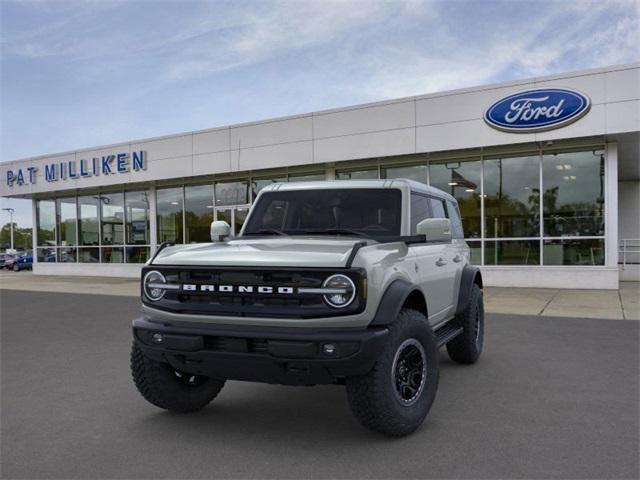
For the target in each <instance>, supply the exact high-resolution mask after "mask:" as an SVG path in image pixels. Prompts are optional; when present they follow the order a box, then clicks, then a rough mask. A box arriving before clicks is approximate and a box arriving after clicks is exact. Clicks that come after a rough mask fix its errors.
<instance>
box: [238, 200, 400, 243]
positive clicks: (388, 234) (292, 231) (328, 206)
mask: <svg viewBox="0 0 640 480" xmlns="http://www.w3.org/2000/svg"><path fill="white" fill-rule="evenodd" d="M402 194H403V192H402V190H401V189H399V188H383V187H370V188H349V187H339V188H331V189H323V190H318V189H301V190H278V191H272V192H263V193H261V194H260V196H259V197H258V199H257V200H256V203H255V204H254V205H253V208H252V209H251V213H250V215H249V217H248V218H247V221H246V223H245V225H244V228H243V230H242V232H241V236H242V237H249V238H250V237H256V236H282V235H287V236H342V235H344V236H352V237H358V238H370V239H374V240H380V241H383V240H385V239H389V238H396V237H399V236H400V235H401V231H402V201H403V200H402ZM296 197H297V198H296ZM275 202H280V203H281V206H280V208H281V209H284V212H283V213H282V219H281V220H280V221H277V220H276V221H275V223H274V222H272V223H265V215H266V214H268V209H269V208H272V205H273V204H274V203H275ZM351 205H354V206H353V208H349V206H351ZM273 208H276V207H273ZM291 209H295V210H293V211H292V210H291ZM304 209H317V211H318V212H319V213H321V214H322V215H324V216H325V218H324V219H323V220H324V221H323V220H321V217H322V215H320V214H319V215H318V216H317V218H316V216H315V215H314V216H309V214H308V212H304V211H303V210H304ZM328 210H331V214H329V213H328ZM305 215H306V216H305ZM331 215H332V216H331ZM349 216H350V219H349V220H347V217H349ZM311 219H312V220H311ZM310 221H311V222H313V223H315V222H317V224H309V223H308V222H310ZM305 222H307V223H305ZM365 223H366V225H365Z"/></svg>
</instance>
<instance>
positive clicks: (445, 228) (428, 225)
mask: <svg viewBox="0 0 640 480" xmlns="http://www.w3.org/2000/svg"><path fill="white" fill-rule="evenodd" d="M416 233H417V234H418V235H426V237H427V242H450V241H451V220H449V219H448V218H426V219H424V220H422V221H421V222H420V223H418V225H417V227H416Z"/></svg>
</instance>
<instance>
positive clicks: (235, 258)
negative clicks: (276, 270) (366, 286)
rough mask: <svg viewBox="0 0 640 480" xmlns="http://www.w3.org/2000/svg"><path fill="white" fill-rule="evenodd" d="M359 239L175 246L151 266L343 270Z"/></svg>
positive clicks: (271, 239)
mask: <svg viewBox="0 0 640 480" xmlns="http://www.w3.org/2000/svg"><path fill="white" fill-rule="evenodd" d="M363 240H364V239H361V238H345V237H321V238H318V237H260V238H246V239H244V238H239V239H236V240H230V241H228V242H225V243H198V244H194V245H177V246H175V247H168V248H165V249H164V250H162V251H161V252H160V253H159V254H158V256H157V257H156V259H155V260H154V261H153V265H211V266H229V267H231V266H234V267H337V268H343V267H344V266H345V265H346V263H347V259H348V258H349V254H350V253H351V250H352V248H353V246H354V245H355V244H356V243H358V242H362V241H363Z"/></svg>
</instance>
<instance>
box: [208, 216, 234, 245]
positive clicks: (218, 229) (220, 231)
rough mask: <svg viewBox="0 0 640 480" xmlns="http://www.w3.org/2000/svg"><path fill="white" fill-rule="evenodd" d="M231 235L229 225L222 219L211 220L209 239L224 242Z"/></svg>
mask: <svg viewBox="0 0 640 480" xmlns="http://www.w3.org/2000/svg"><path fill="white" fill-rule="evenodd" d="M230 235H231V227H230V226H229V224H228V223H227V222H225V221H224V220H218V221H215V222H211V241H212V242H224V240H225V239H226V238H228V237H229V236H230Z"/></svg>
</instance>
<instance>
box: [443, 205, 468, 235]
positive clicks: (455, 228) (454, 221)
mask: <svg viewBox="0 0 640 480" xmlns="http://www.w3.org/2000/svg"><path fill="white" fill-rule="evenodd" d="M447 210H448V212H449V219H450V220H451V233H452V236H453V238H464V229H463V228H462V219H461V218H460V210H459V209H458V206H457V205H456V204H455V203H454V202H449V201H447Z"/></svg>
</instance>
